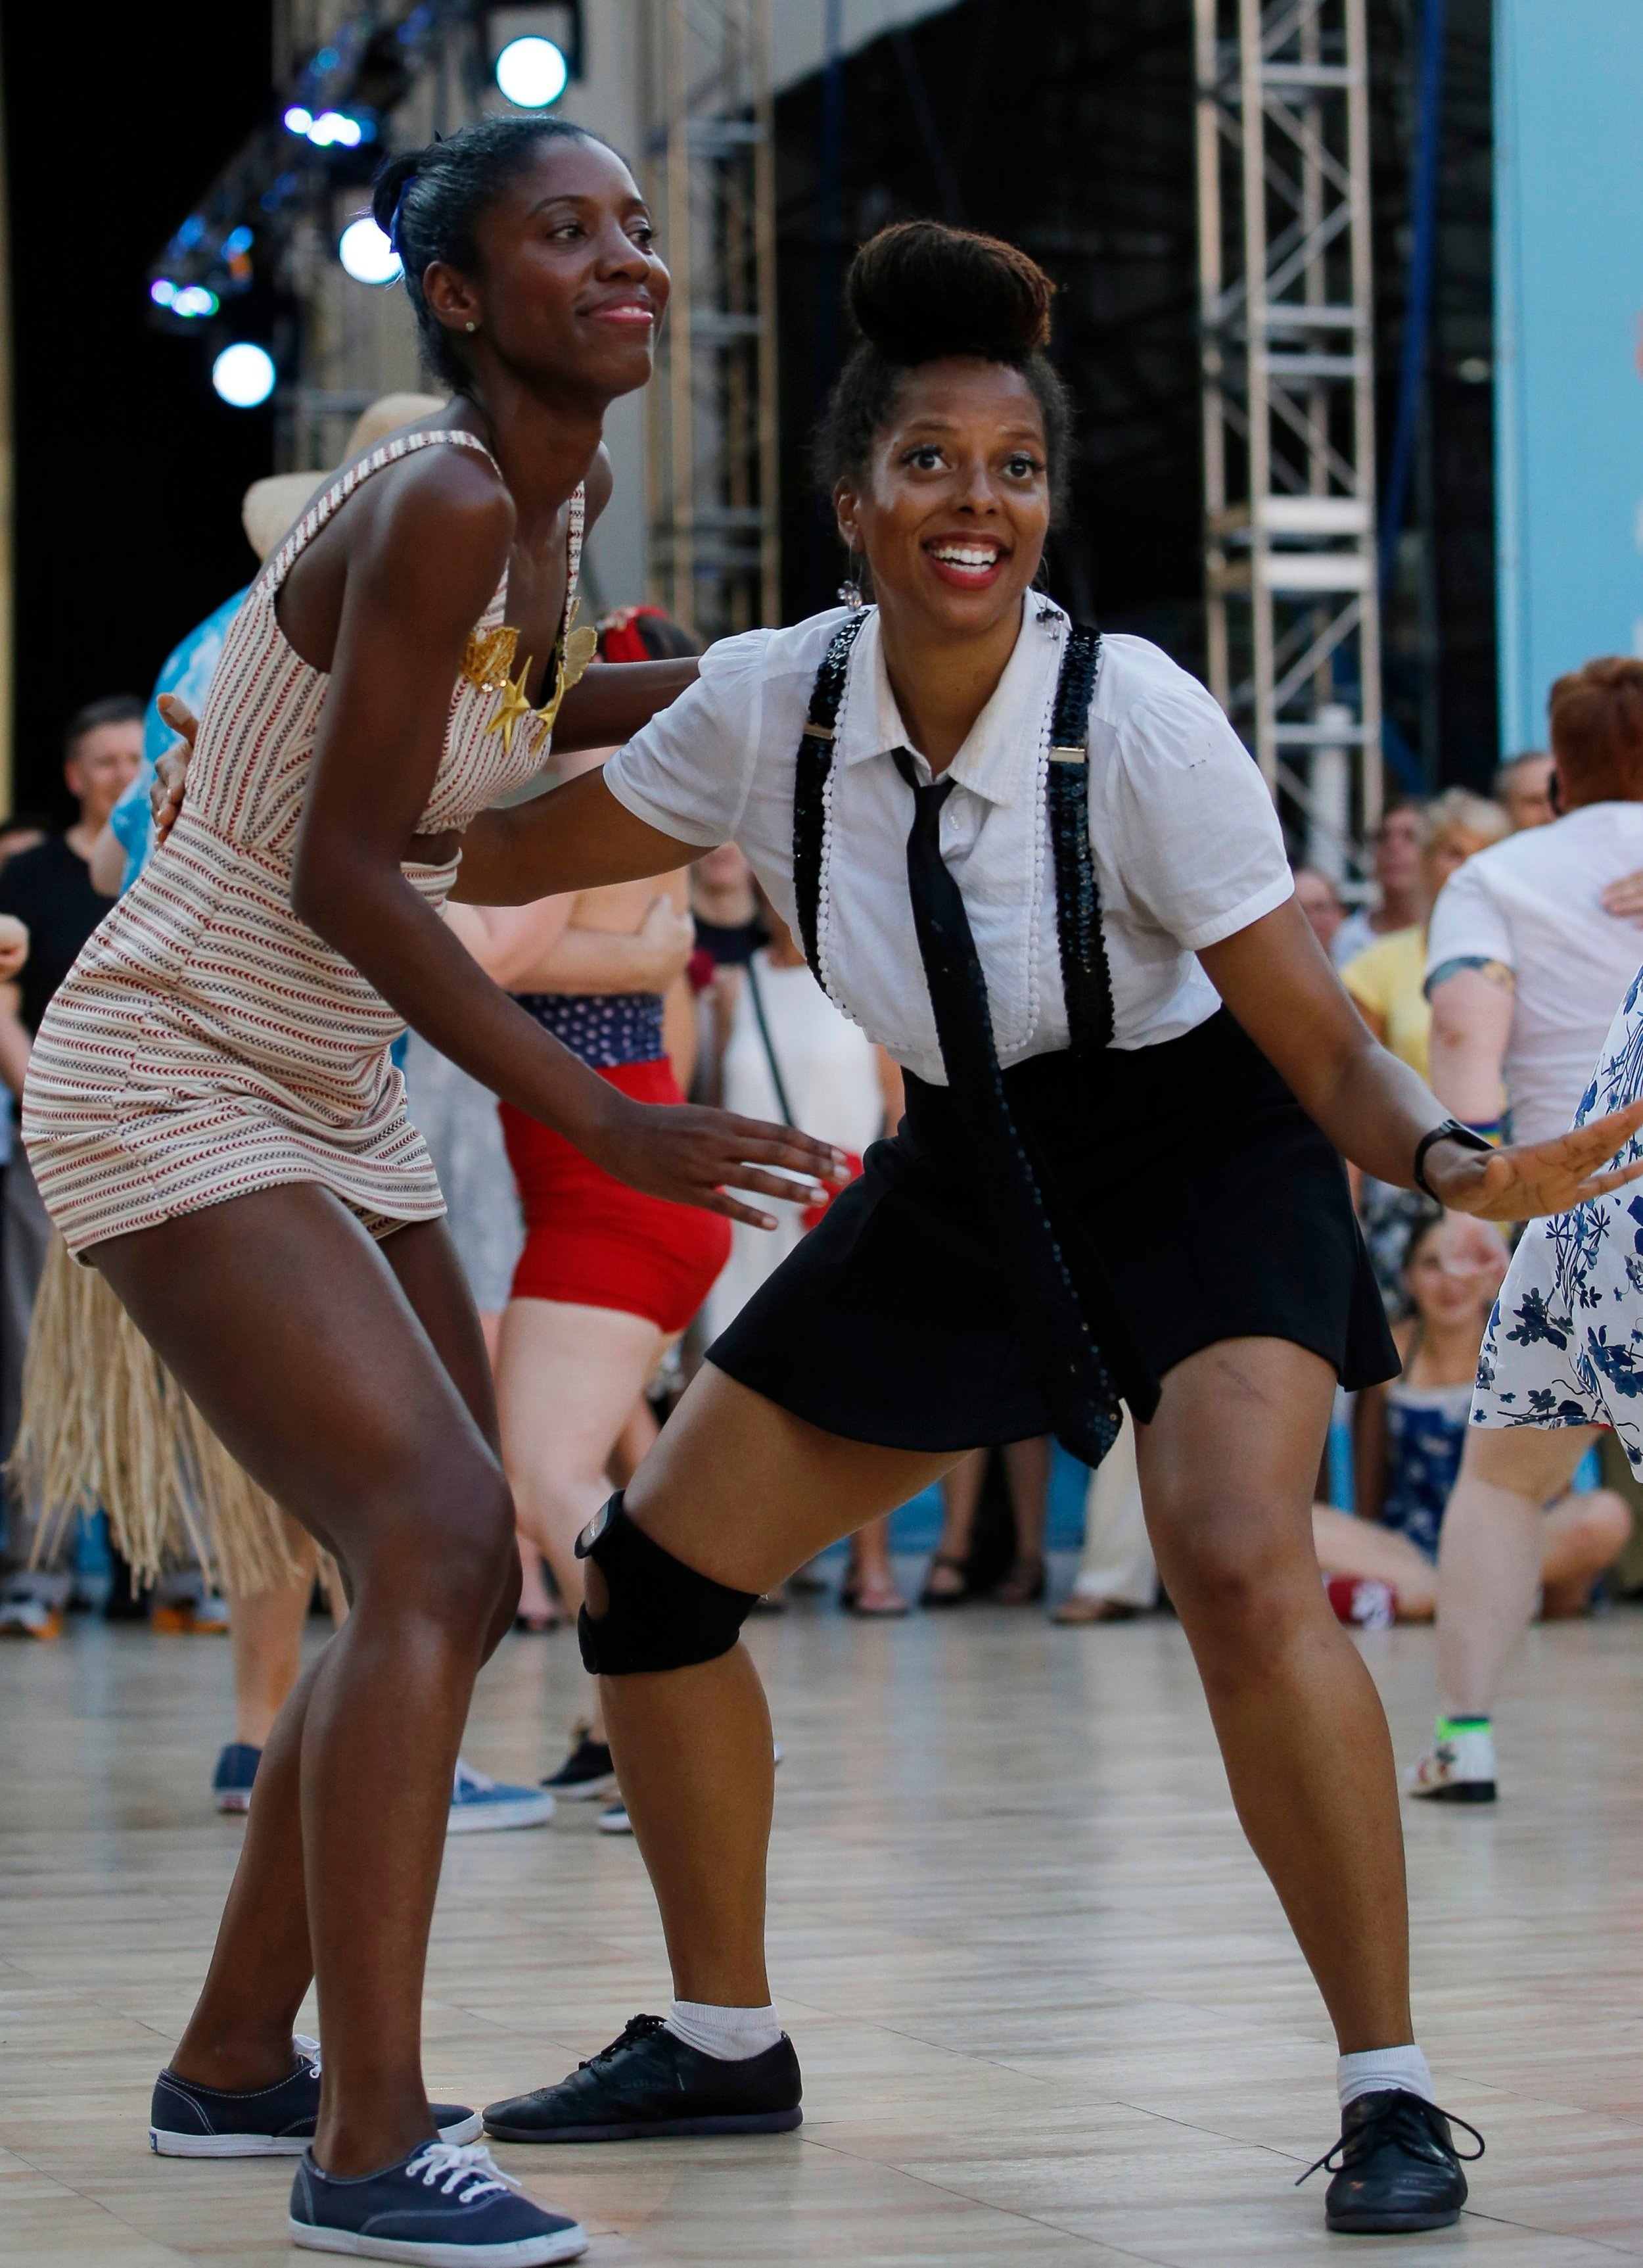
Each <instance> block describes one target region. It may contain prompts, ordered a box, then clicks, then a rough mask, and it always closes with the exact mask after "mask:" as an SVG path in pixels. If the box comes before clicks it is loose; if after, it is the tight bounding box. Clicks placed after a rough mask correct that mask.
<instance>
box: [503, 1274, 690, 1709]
mask: <svg viewBox="0 0 1643 2268" xmlns="http://www.w3.org/2000/svg"><path fill="white" fill-rule="evenodd" d="M664 1344H665V1340H664V1336H663V1334H662V1332H661V1331H659V1330H658V1329H657V1328H656V1325H655V1324H654V1323H653V1322H650V1321H649V1319H648V1318H647V1317H646V1316H643V1315H630V1314H627V1313H625V1312H624V1311H623V1310H622V1309H620V1308H618V1307H575V1306H572V1305H570V1304H569V1303H568V1302H561V1301H560V1300H510V1301H509V1303H508V1306H507V1307H506V1308H505V1309H504V1311H503V1314H502V1340H501V1345H500V1349H499V1353H498V1359H497V1366H496V1402H497V1410H498V1413H499V1417H500V1420H501V1425H502V1459H503V1462H504V1464H505V1465H506V1467H507V1472H508V1478H509V1480H510V1483H511V1484H512V1487H513V1495H514V1505H515V1507H516V1510H517V1515H518V1521H519V1526H520V1528H521V1530H522V1532H523V1533H524V1535H526V1536H527V1537H528V1538H529V1539H530V1542H531V1543H532V1544H533V1545H534V1546H535V1548H536V1549H537V1550H539V1551H540V1552H541V1553H542V1554H543V1556H544V1557H546V1561H547V1564H548V1565H549V1566H550V1567H551V1568H552V1569H553V1571H554V1582H555V1583H556V1584H557V1585H558V1587H559V1595H560V1597H561V1599H562V1600H563V1601H564V1602H565V1609H566V1612H567V1613H568V1615H570V1616H575V1615H576V1611H577V1609H579V1608H580V1606H581V1604H582V1562H581V1560H580V1559H578V1558H577V1557H576V1538H577V1536H578V1535H580V1534H581V1533H582V1530H583V1528H585V1527H586V1526H587V1524H588V1522H589V1521H590V1520H591V1519H592V1517H593V1515H594V1513H596V1512H597V1511H598V1508H599V1506H601V1505H602V1504H603V1503H604V1502H605V1499H606V1497H608V1496H609V1494H610V1492H611V1486H610V1482H609V1480H608V1479H607V1477H606V1475H605V1462H606V1460H607V1459H608V1458H609V1456H610V1454H611V1452H612V1449H613V1447H615V1445H616V1443H617V1441H618V1440H620V1437H621V1434H622V1433H623V1432H624V1430H625V1429H626V1427H627V1425H628V1423H629V1421H630V1419H631V1418H632V1415H633V1407H634V1403H635V1401H637V1399H638V1398H639V1395H641V1394H642V1391H643V1389H644V1384H645V1381H646V1380H647V1379H648V1378H649V1375H650V1373H651V1372H652V1371H653V1370H654V1369H655V1368H656V1358H657V1357H658V1355H659V1354H660V1353H661V1351H662V1349H663V1346H664ZM591 1720H592V1727H593V1736H594V1738H595V1739H596V1740H603V1739H604V1737H605V1733H604V1725H603V1719H601V1718H600V1715H599V1712H598V1701H597V1698H596V1699H595V1700H594V1701H593V1703H592V1705H591Z"/></svg>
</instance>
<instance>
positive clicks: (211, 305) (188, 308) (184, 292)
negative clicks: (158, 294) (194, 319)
mask: <svg viewBox="0 0 1643 2268" xmlns="http://www.w3.org/2000/svg"><path fill="white" fill-rule="evenodd" d="M161 304H162V305H164V304H165V303H164V302H162V303H161ZM218 304H219V303H218V300H217V296H216V292H215V291H208V290H207V289H206V287H205V285H204V284H182V285H180V287H179V288H178V289H177V290H176V291H173V292H172V296H171V311H172V314H173V315H189V316H194V315H214V314H216V310H217V306H218Z"/></svg>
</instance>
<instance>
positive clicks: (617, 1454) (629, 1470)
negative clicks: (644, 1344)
mask: <svg viewBox="0 0 1643 2268" xmlns="http://www.w3.org/2000/svg"><path fill="white" fill-rule="evenodd" d="M649 1383H650V1381H649V1379H647V1380H646V1381H645V1384H646V1385H647V1386H648V1385H649ZM661 1431H662V1428H661V1427H660V1425H657V1423H656V1411H655V1410H653V1409H652V1408H651V1407H650V1404H649V1403H648V1402H647V1401H646V1400H645V1397H644V1395H643V1394H642V1393H641V1394H636V1395H634V1406H633V1408H632V1409H631V1410H629V1411H628V1413H627V1424H626V1425H624V1426H623V1427H622V1430H621V1432H620V1433H619V1434H618V1435H617V1437H616V1443H615V1446H614V1447H613V1448H612V1451H611V1454H610V1455H609V1456H608V1457H606V1459H605V1476H606V1478H607V1479H608V1480H609V1482H610V1484H611V1486H612V1488H626V1487H627V1484H628V1482H629V1481H630V1480H632V1478H633V1476H634V1474H635V1473H636V1472H637V1471H638V1469H639V1468H640V1466H641V1465H642V1464H643V1462H644V1461H645V1459H646V1458H647V1457H648V1456H649V1454H650V1452H651V1450H652V1449H654V1448H655V1447H656V1437H657V1435H658V1434H659V1433H660V1432H661Z"/></svg>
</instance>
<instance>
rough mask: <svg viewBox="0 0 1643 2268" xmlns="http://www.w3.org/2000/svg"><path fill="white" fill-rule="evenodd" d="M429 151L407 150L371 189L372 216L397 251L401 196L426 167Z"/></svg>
mask: <svg viewBox="0 0 1643 2268" xmlns="http://www.w3.org/2000/svg"><path fill="white" fill-rule="evenodd" d="M425 155H426V152H425V151H421V150H406V151H401V153H400V156H399V157H397V158H390V159H389V160H388V162H387V164H386V165H385V166H384V167H383V169H382V171H381V173H378V176H377V180H376V184H375V187H374V188H372V190H371V197H370V217H371V218H372V219H373V220H374V221H375V222H376V224H377V225H378V228H379V229H380V230H381V231H382V232H383V234H384V235H385V237H386V238H387V239H388V240H389V242H390V243H392V245H393V248H394V250H395V251H396V252H397V251H398V250H399V249H400V247H399V245H398V243H397V242H396V241H395V238H396V235H397V227H396V224H397V223H398V220H399V217H400V200H401V199H402V198H403V196H404V195H405V192H406V191H407V189H408V188H409V187H410V186H411V183H412V182H413V181H414V180H415V179H416V176H417V174H418V173H420V172H421V171H422V159H423V157H424V156H425Z"/></svg>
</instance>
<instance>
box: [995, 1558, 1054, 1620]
mask: <svg viewBox="0 0 1643 2268" xmlns="http://www.w3.org/2000/svg"><path fill="white" fill-rule="evenodd" d="M1043 1596H1044V1554H1043V1553H1042V1552H1041V1551H1028V1552H1023V1554H1022V1556H1021V1557H1020V1558H1018V1559H1017V1560H1016V1564H1015V1565H1014V1566H1013V1567H1012V1568H1011V1569H1010V1571H1009V1574H1008V1575H1006V1576H1005V1578H1004V1580H1003V1581H1002V1582H1001V1583H1000V1584H998V1585H996V1586H995V1587H994V1591H993V1600H994V1605H996V1606H1001V1607H1036V1606H1037V1605H1038V1602H1039V1600H1040V1599H1041V1598H1042V1597H1043Z"/></svg>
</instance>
